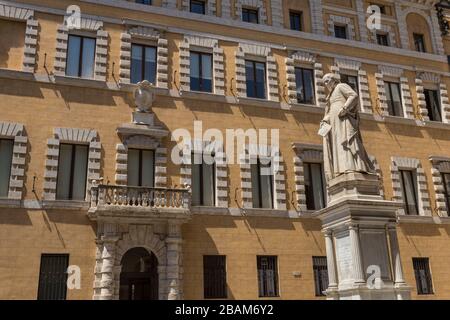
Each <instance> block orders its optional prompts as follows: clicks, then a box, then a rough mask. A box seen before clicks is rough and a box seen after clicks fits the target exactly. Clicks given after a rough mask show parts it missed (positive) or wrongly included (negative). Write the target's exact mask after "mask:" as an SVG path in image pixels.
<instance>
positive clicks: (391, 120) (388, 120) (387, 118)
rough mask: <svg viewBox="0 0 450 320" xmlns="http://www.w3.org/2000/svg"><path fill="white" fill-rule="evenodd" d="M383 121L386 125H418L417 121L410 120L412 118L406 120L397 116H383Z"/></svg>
mask: <svg viewBox="0 0 450 320" xmlns="http://www.w3.org/2000/svg"><path fill="white" fill-rule="evenodd" d="M382 119H383V120H382V121H384V122H386V123H396V124H409V125H414V124H416V119H410V118H404V117H397V116H391V115H389V116H383V117H382Z"/></svg>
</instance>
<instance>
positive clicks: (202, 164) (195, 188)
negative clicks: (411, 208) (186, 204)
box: [191, 152, 216, 207]
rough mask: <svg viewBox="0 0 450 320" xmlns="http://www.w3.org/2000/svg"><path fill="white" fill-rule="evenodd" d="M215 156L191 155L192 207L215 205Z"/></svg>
mask: <svg viewBox="0 0 450 320" xmlns="http://www.w3.org/2000/svg"><path fill="white" fill-rule="evenodd" d="M214 157H215V155H214V154H212V155H210V154H208V153H199V152H193V153H192V160H191V168H192V186H191V189H192V205H193V206H209V207H213V206H215V205H216V200H215V199H216V192H215V190H216V166H215V159H214Z"/></svg>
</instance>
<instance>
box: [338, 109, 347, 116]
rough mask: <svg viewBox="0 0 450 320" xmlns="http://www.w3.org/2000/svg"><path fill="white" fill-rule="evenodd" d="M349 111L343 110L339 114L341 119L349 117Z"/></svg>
mask: <svg viewBox="0 0 450 320" xmlns="http://www.w3.org/2000/svg"><path fill="white" fill-rule="evenodd" d="M347 113H348V111H347V109H346V108H342V110H341V111H340V112H339V118H343V117H345V116H346V115H347Z"/></svg>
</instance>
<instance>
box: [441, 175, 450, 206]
mask: <svg viewBox="0 0 450 320" xmlns="http://www.w3.org/2000/svg"><path fill="white" fill-rule="evenodd" d="M441 179H442V184H443V186H444V190H443V191H444V199H445V204H446V207H447V212H450V173H445V172H443V173H441Z"/></svg>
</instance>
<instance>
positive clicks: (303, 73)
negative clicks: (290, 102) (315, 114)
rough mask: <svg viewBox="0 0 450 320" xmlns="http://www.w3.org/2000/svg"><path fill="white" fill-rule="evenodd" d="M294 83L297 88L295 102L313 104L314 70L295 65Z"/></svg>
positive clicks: (314, 100) (314, 99)
mask: <svg viewBox="0 0 450 320" xmlns="http://www.w3.org/2000/svg"><path fill="white" fill-rule="evenodd" d="M295 84H296V89H297V102H298V103H305V104H315V102H316V98H315V86H314V70H313V69H307V68H301V67H296V68H295Z"/></svg>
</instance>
